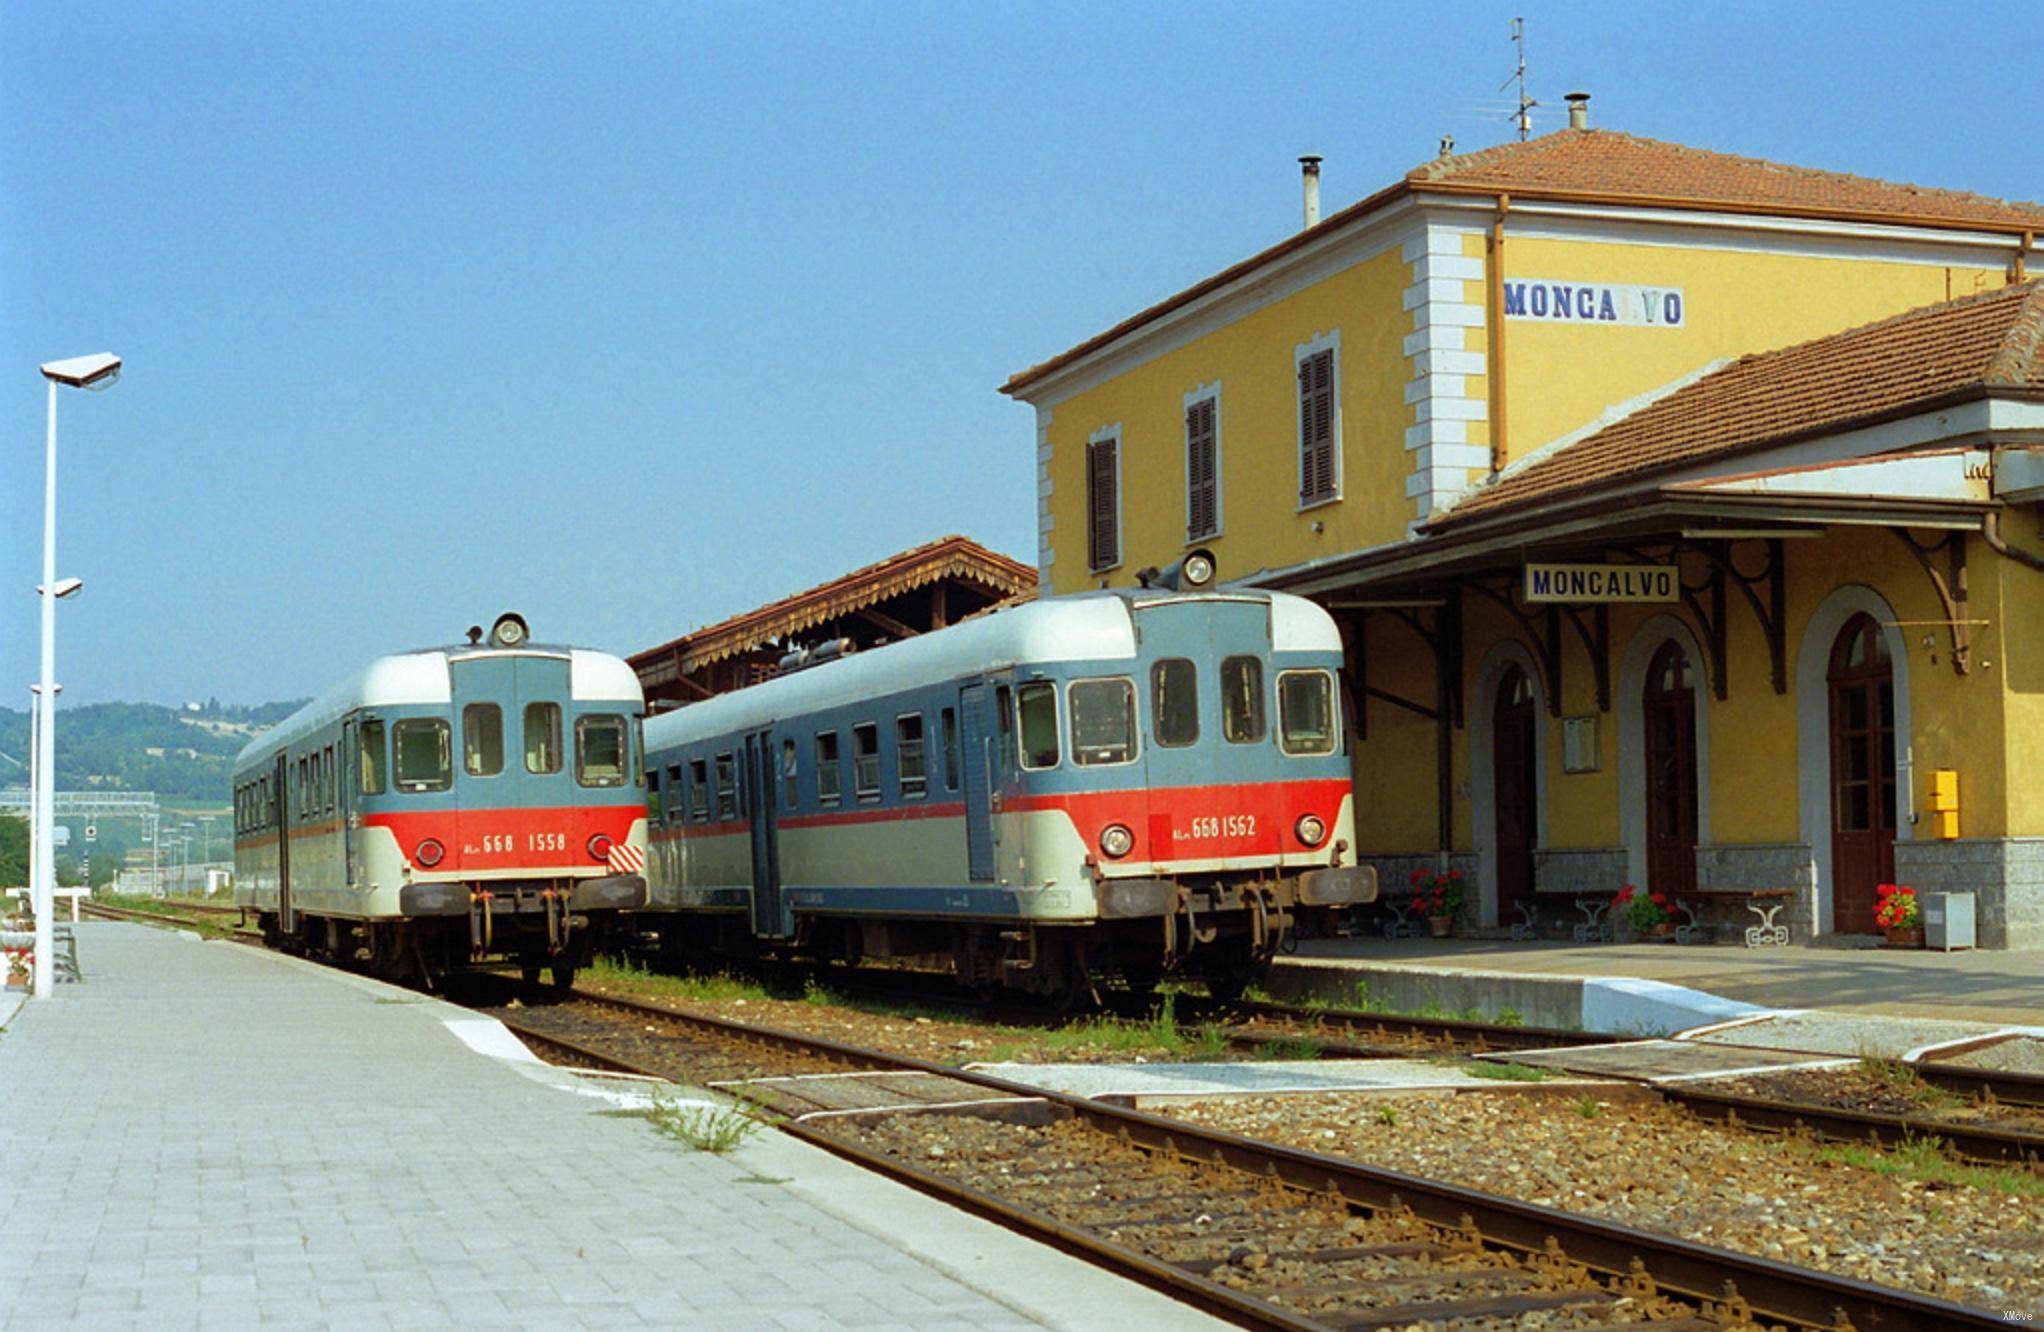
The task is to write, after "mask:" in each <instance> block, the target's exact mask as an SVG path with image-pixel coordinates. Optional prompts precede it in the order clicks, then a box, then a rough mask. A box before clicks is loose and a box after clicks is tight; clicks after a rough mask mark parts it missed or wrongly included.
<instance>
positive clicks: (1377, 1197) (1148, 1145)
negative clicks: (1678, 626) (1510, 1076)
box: [500, 991, 2001, 1332]
mask: <svg viewBox="0 0 2044 1332" xmlns="http://www.w3.org/2000/svg"><path fill="white" fill-rule="evenodd" d="M559 1008H560V1009H561V1010H564V1011H563V1012H558V1013H555V1014H554V1015H553V1016H552V1017H549V1011H550V1010H549V1009H548V1008H546V1007H532V1008H525V1009H521V1010H517V1011H515V1012H512V1013H509V1014H500V1016H503V1018H504V1020H505V1022H506V1025H507V1026H510V1027H511V1028H512V1029H513V1030H514V1031H517V1032H518V1033H519V1034H520V1035H521V1036H522V1037H524V1038H526V1039H527V1040H529V1041H530V1042H531V1043H532V1044H533V1045H535V1046H536V1047H538V1048H540V1049H541V1050H543V1051H546V1052H549V1053H551V1054H552V1055H553V1056H555V1057H558V1058H561V1059H563V1060H565V1061H566V1062H569V1063H574V1064H581V1065H585V1066H593V1067H607V1068H613V1069H617V1070H620V1071H626V1072H632V1073H639V1074H644V1075H648V1076H653V1077H664V1078H676V1077H680V1078H686V1079H688V1080H690V1081H694V1082H698V1083H701V1082H725V1083H730V1084H732V1085H731V1088H730V1089H732V1090H736V1091H740V1092H744V1093H746V1094H748V1095H753V1096H757V1097H763V1098H768V1099H769V1100H771V1099H772V1098H774V1097H775V1096H776V1095H777V1094H786V1093H788V1092H789V1091H790V1089H793V1088H805V1087H806V1088H811V1089H813V1088H816V1087H828V1088H833V1089H834V1091H833V1092H832V1094H840V1093H842V1092H843V1090H844V1089H845V1088H848V1087H849V1088H853V1089H858V1088H860V1087H861V1086H880V1085H883V1084H885V1083H887V1080H889V1079H895V1080H899V1079H904V1078H906V1079H926V1080H929V1081H928V1082H927V1083H926V1084H924V1085H925V1086H926V1087H935V1086H937V1085H938V1084H942V1086H944V1087H947V1088H963V1089H964V1093H963V1098H964V1099H971V1100H973V1101H975V1102H977V1104H975V1105H973V1106H971V1107H969V1108H959V1107H958V1105H957V1101H958V1100H959V1099H961V1095H960V1093H956V1092H954V1093H952V1098H953V1099H952V1102H951V1104H952V1106H953V1108H952V1109H951V1110H949V1111H948V1112H944V1113H937V1112H930V1113H915V1112H914V1111H915V1109H916V1106H915V1105H914V1104H909V1105H902V1104H888V1105H883V1106H874V1107H867V1108H864V1109H860V1108H857V1107H853V1108H850V1109H846V1108H836V1109H831V1110H828V1111H818V1112H811V1113H808V1114H805V1115H795V1116H792V1117H790V1118H787V1119H784V1120H782V1121H781V1123H780V1124H779V1127H780V1128H781V1129H782V1130H783V1131H784V1132H788V1133H791V1134H793V1135H794V1136H796V1137H799V1138H802V1139H803V1140H805V1141H808V1142H811V1143H814V1144H815V1145H817V1146H820V1147H822V1148H824V1149H825V1150H828V1151H831V1152H833V1153H835V1154H837V1155H839V1156H842V1157H845V1158H847V1159H849V1160H852V1161H855V1162H857V1163H859V1164H861V1165H864V1166H867V1167H869V1168H871V1169H874V1170H877V1171H879V1172H881V1173H883V1174H886V1175H889V1176H891V1177H893V1178H895V1179H898V1180H901V1181H903V1182H905V1183H908V1184H910V1185H912V1186H914V1187H916V1188H918V1189H921V1190H923V1191H925V1192H927V1193H931V1194H933V1195H936V1196H939V1197H942V1198H945V1199H947V1200H949V1201H951V1202H954V1203H956V1204H958V1205H960V1206H963V1207H965V1208H967V1209H969V1210H972V1211H975V1212H977V1213H979V1214H981V1215H985V1216H989V1217H992V1218H994V1219H996V1220H999V1221H1001V1222H1003V1223H1005V1224H1007V1225H1010V1226H1012V1227H1015V1228H1017V1229H1020V1230H1023V1231H1025V1232H1027V1233H1030V1234H1032V1235H1035V1236H1037V1237H1038V1238H1041V1239H1043V1240H1045V1241H1047V1242H1049V1243H1052V1244H1055V1245H1057V1246H1059V1247H1061V1248H1064V1249H1066V1250H1068V1251H1072V1252H1076V1253H1079V1254H1082V1255H1083V1256H1086V1257H1088V1258H1090V1259H1092V1260H1093V1261H1096V1262H1099V1263H1102V1264H1103V1265H1106V1266H1108V1267H1110V1268H1113V1269H1114V1270H1117V1271H1119V1272H1122V1273H1124V1274H1125V1275H1128V1276H1131V1277H1134V1278H1135V1279H1138V1280H1142V1281H1144V1282H1146V1283H1148V1284H1150V1285H1153V1286H1156V1287H1158V1288H1160V1289H1164V1290H1167V1291H1169V1292H1171V1293H1172V1294H1174V1295H1176V1296H1177V1297H1179V1298H1181V1299H1184V1300H1186V1301H1187V1302H1189V1303H1192V1304H1194V1305H1197V1306H1199V1307H1201V1308H1204V1309H1207V1310H1209V1311H1210V1312H1213V1313H1216V1314H1218V1315H1221V1316H1223V1317H1227V1318H1230V1319H1233V1320H1234V1321H1237V1322H1239V1323H1242V1324H1245V1325H1251V1326H1268V1327H1282V1328H1316V1329H1320V1328H1352V1329H1365V1328H1378V1327H1394V1326H1404V1325H1409V1324H1412V1323H1437V1324H1448V1325H1453V1324H1457V1323H1472V1324H1477V1325H1486V1324H1487V1325H1491V1326H1495V1325H1498V1324H1500V1323H1505V1322H1509V1321H1512V1320H1514V1319H1517V1318H1519V1317H1521V1316H1524V1315H1534V1314H1537V1315H1539V1316H1540V1317H1541V1318H1542V1320H1543V1325H1545V1326H1550V1327H1556V1328H1564V1327H1590V1326H1597V1327H1611V1326H1626V1327H1663V1328H1683V1329H1703V1328H1719V1327H1739V1326H1748V1325H1772V1324H1783V1325H1790V1326H1795V1327H1802V1328H1840V1327H1844V1326H1847V1325H1849V1326H1851V1327H1854V1328H1857V1329H1861V1330H1862V1332H1869V1330H1871V1329H1877V1328H1879V1329H1902V1328H1910V1329H1917V1328H1923V1329H1945V1328H1978V1327H1988V1326H1995V1325H2000V1322H2001V1320H2000V1319H1999V1318H1998V1317H1995V1316H1991V1315H1990V1314H1988V1313H1985V1312H1982V1311H1978V1310H1974V1309H1969V1308H1966V1307H1964V1306H1961V1305H1958V1304H1954V1303H1951V1302H1949V1301H1945V1300H1939V1299H1933V1298H1929V1297H1925V1296H1921V1295H1916V1294H1912V1293H1909V1292H1905V1291H1899V1290H1893V1289H1889V1288H1886V1287H1881V1286H1876V1285H1872V1284H1869V1283H1865V1282H1860V1281H1855V1280H1851V1279H1849V1278H1844V1277H1838V1276H1833V1275H1831V1274H1828V1273H1823V1272H1817V1271H1811V1270H1808V1269H1803V1268H1797V1267H1793V1266H1789V1265H1787V1264H1783V1263H1779V1262H1774V1261H1772V1260H1768V1259H1763V1258H1757V1257H1753V1256H1750V1255H1745V1254H1739V1253H1733V1252H1730V1251H1727V1250H1721V1249H1713V1248H1709V1247H1707V1246H1704V1245H1700V1244H1695V1243H1692V1242H1690V1241H1687V1240H1683V1239H1679V1238H1674V1237H1671V1236H1667V1235H1660V1234H1655V1233H1652V1232H1647V1231H1642V1230H1638V1229H1635V1228H1631V1227H1627V1226H1622V1225H1617V1224H1614V1223H1611V1222H1606V1221H1601V1220H1597V1219H1594V1218H1589V1217H1583V1216H1577V1215H1573V1214H1570V1213H1566V1212H1562V1211H1558V1210H1555V1209H1551V1208H1545V1207H1539V1206H1534V1205H1531V1204H1526V1203H1521V1202H1517V1201H1515V1200H1512V1199H1507V1198H1502V1197H1496V1196H1493V1195H1488V1194H1483V1193H1480V1192H1477V1191H1474V1190H1471V1189H1467V1188H1462V1187H1459V1186H1454V1185H1447V1184H1441V1183H1436V1182H1433V1181H1429V1180H1424V1179H1420V1178H1417V1177H1414V1176H1410V1175H1404V1174H1400V1173H1398V1172H1395V1171H1389V1170H1383V1169H1378V1168H1375V1167H1371V1166H1368V1165H1365V1164H1362V1163H1359V1162H1356V1161H1352V1160H1345V1159H1341V1158H1336V1157H1330V1156H1325V1155H1321V1154H1317V1153H1313V1152H1306V1151H1300V1150H1297V1149H1294V1148H1289V1147H1283V1146H1278V1145H1275V1144H1270V1143H1263V1142H1257V1141H1252V1140H1250V1139H1247V1138H1242V1137H1238V1136H1235V1135H1232V1134H1226V1133H1220V1132H1215V1131H1212V1130H1207V1129H1203V1128H1200V1127H1198V1126H1194V1125H1188V1124H1186V1123H1184V1122H1181V1121H1173V1120H1166V1119H1162V1118H1159V1117H1157V1116H1153V1115H1149V1114H1146V1113H1143V1112H1141V1111H1136V1110H1128V1109H1122V1108H1119V1107H1115V1106H1109V1105H1103V1104H1099V1103H1096V1102H1092V1101H1089V1100H1086V1099H1084V1098H1081V1097H1074V1096H1065V1095H1060V1094H1055V1093H1046V1092H1043V1091H1040V1090H1038V1089H1036V1088H1033V1087H1028V1086H1024V1085H1022V1084H1017V1083H1011V1082H1007V1081H1004V1080H1001V1079H997V1078H990V1077H986V1076H984V1075H980V1074H973V1073H965V1072H961V1071H959V1070H956V1069H952V1068H947V1067H944V1066H941V1065H936V1064H931V1063H927V1062H924V1061H921V1060H914V1059H906V1058H899V1057H896V1056H892V1055H887V1054H883V1053H881V1052H878V1051H872V1050H866V1049H861V1048H858V1047H854V1046H849V1045H843V1044H840V1043H836V1042H830V1041H824V1040H818V1039H813V1038H810V1037H806V1036H802V1035H799V1034H796V1033H793V1032H786V1031H779V1030H773V1029H768V1028H762V1027H756V1026H752V1025H749V1024H744V1023H738V1022H732V1021H728V1020H726V1019H721V1018H713V1017H708V1016H705V1015H700V1014H695V1013H688V1012H683V1011H680V1010H675V1009H670V1008H666V1007H664V1006H659V1005H652V1004H645V1003H640V1002H637V1001H633V1000H626V999H621V998H618V997H615V996H610V995H599V994H591V993H587V992H581V991H578V992H575V993H574V994H573V995H572V996H571V997H570V999H569V1001H568V1002H567V1003H565V1004H563V1005H560V1006H559ZM592 1013H599V1014H603V1015H605V1017H606V1018H607V1019H608V1021H607V1022H597V1021H593V1020H592V1018H591V1016H590V1015H591V1014H592ZM568 1014H573V1015H574V1022H575V1023H579V1027H578V1029H577V1030H576V1032H575V1034H573V1035H570V1034H568V1032H567V1031H566V1030H565V1029H564V1028H565V1027H567V1026H569V1025H571V1024H570V1023H568V1022H564V1021H563V1020H562V1019H563V1018H564V1017H566V1016H567V1015H568ZM706 1047H707V1048H708V1049H709V1050H711V1051H713V1052H719V1051H721V1052H724V1053H722V1054H713V1055H712V1057H711V1062H710V1065H709V1068H708V1072H709V1073H710V1075H711V1076H709V1077H707V1078H705V1077H702V1076H701V1075H700V1074H699V1073H697V1072H696V1067H697V1065H696V1061H697V1060H699V1059H701V1058H703V1054H702V1052H703V1051H704V1049H705V1048H706ZM734 1061H735V1063H736V1064H738V1065H742V1066H751V1067H753V1068H754V1069H755V1071H753V1072H751V1073H747V1074H745V1075H743V1076H741V1077H737V1078H732V1077H730V1076H729V1074H730V1072H731V1069H732V1064H733V1062H734ZM782 1067H786V1068H788V1069H789V1070H790V1071H789V1072H787V1073H785V1074H782V1073H777V1072H775V1070H778V1069H780V1068H782ZM832 1069H835V1070H837V1071H838V1073H839V1074H840V1078H839V1079H838V1080H837V1081H834V1082H833V1081H832V1080H831V1079H829V1078H828V1077H825V1078H817V1077H816V1075H817V1074H818V1073H820V1072H822V1073H827V1072H828V1071H829V1070H832ZM848 1074H856V1075H858V1077H863V1078H866V1079H869V1080H870V1081H868V1082H867V1083H864V1084H861V1083H860V1082H858V1081H857V1080H856V1079H855V1078H848V1077H847V1076H845V1075H848ZM900 1085H906V1084H900ZM812 1094H813V1092H812ZM937 1094H939V1095H941V1094H942V1093H937ZM1015 1121H1020V1122H1015Z"/></svg>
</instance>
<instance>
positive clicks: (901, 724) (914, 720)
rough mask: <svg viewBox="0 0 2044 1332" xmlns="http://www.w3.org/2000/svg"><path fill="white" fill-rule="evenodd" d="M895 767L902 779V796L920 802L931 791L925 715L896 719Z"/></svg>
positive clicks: (911, 714) (908, 715)
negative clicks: (925, 746) (924, 731)
mask: <svg viewBox="0 0 2044 1332" xmlns="http://www.w3.org/2000/svg"><path fill="white" fill-rule="evenodd" d="M894 766H895V772H896V775H897V776H899V777H900V779H901V794H902V795H903V796H904V797H905V798H907V799H909V800H920V799H922V797H923V795H924V794H925V793H926V792H927V791H928V790H929V786H930V777H929V763H928V759H927V757H926V756H925V754H924V750H923V714H922V713H920V712H911V713H908V714H907V715H906V716H901V717H896V718H895V719H894Z"/></svg>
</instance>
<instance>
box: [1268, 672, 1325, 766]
mask: <svg viewBox="0 0 2044 1332" xmlns="http://www.w3.org/2000/svg"><path fill="white" fill-rule="evenodd" d="M1278 745H1279V746H1280V747H1281V748H1282V749H1283V750H1284V751H1285V753H1287V754H1332V753H1333V752H1334V745H1335V719H1334V681H1333V680H1332V679H1330V678H1329V676H1328V674H1327V672H1326V671H1279V672H1278Z"/></svg>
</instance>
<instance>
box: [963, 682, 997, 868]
mask: <svg viewBox="0 0 2044 1332" xmlns="http://www.w3.org/2000/svg"><path fill="white" fill-rule="evenodd" d="M958 739H959V750H960V753H959V766H960V768H961V770H962V771H963V774H964V788H965V860H966V873H967V874H968V875H970V876H971V879H972V881H973V882H974V883H992V882H993V881H994V814H993V794H994V736H993V727H991V726H990V725H988V722H987V689H986V686H985V685H983V684H969V685H965V686H963V687H962V688H960V689H959V691H958Z"/></svg>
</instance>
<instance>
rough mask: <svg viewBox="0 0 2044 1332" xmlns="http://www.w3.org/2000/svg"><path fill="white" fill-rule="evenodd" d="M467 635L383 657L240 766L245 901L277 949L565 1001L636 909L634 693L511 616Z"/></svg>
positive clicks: (623, 678) (616, 668) (623, 680)
mask: <svg viewBox="0 0 2044 1332" xmlns="http://www.w3.org/2000/svg"><path fill="white" fill-rule="evenodd" d="M469 637H470V642H469V644H468V645H467V646H463V647H449V648H431V649H427V650H424V651H419V652H407V653H402V654H398V655H395V656H386V657H381V658H378V659H377V660H375V661H373V662H371V663H370V664H369V666H368V667H367V668H366V669H364V670H363V671H361V672H359V673H358V674H356V675H354V676H351V677H350V678H348V679H347V680H345V681H343V682H342V683H341V684H340V685H339V686H337V687H336V688H335V689H334V690H333V691H332V692H330V693H328V694H327V695H326V696H325V697H323V698H320V699H318V700H316V701H314V702H312V703H310V704H308V705H306V706H305V707H303V708H301V709H299V710H298V711H297V712H295V713H293V714H292V715H291V716H290V717H288V718H286V719H285V720H284V721H283V722H282V723H280V724H279V725H278V726H277V727H276V728H275V729H273V730H271V731H267V732H265V733H264V734H262V735H260V736H258V737H257V738H256V739H255V740H254V741H252V742H251V743H250V744H249V745H248V746H247V747H246V748H245V749H243V750H242V752H241V756H240V757H239V758H238V759H237V760H236V763H235V769H234V823H235V843H234V861H235V866H234V868H235V874H234V883H235V889H234V896H235V901H236V903H237V904H239V905H241V906H244V907H248V908H251V909H252V910H254V911H255V912H256V914H257V917H258V919H259V921H260V922H261V924H262V928H263V933H264V936H265V937H266V938H267V939H268V940H269V941H270V942H271V943H272V944H273V945H277V946H282V947H285V948H289V949H292V950H294V951H304V952H311V953H319V954H325V955H328V956H332V957H335V958H337V959H340V960H343V961H355V962H363V963H368V964H369V965H370V966H371V967H372V968H373V969H375V970H378V971H381V972H384V973H387V974H393V975H410V976H423V977H424V978H426V979H428V980H430V979H431V978H432V977H433V976H435V975H438V974H440V973H443V972H446V971H451V970H455V969H458V968H460V967H462V966H465V965H467V964H469V963H472V962H478V961H483V960H485V959H488V958H494V957H505V958H510V959H512V960H515V961H516V962H518V963H519V964H520V965H521V967H522V969H523V970H524V973H525V975H526V978H527V979H528V980H537V979H538V978H539V976H540V973H541V970H542V969H543V968H546V969H550V970H551V972H552V977H553V980H554V983H555V984H556V985H559V986H563V987H565V986H567V985H570V984H572V983H573V980H574V975H575V972H576V970H577V969H578V968H579V967H581V966H582V965H584V964H585V963H586V962H587V961H588V960H589V959H590V957H591V956H593V954H594V950H595V949H596V948H597V946H598V945H599V944H601V942H602V941H603V939H604V937H605V936H606V935H607V934H608V933H609V931H610V929H611V927H612V925H613V924H614V923H615V921H616V919H617V917H618V913H620V912H622V911H628V910H631V909H634V908H638V907H642V906H644V905H645V903H646V898H647V894H646V879H645V873H644V871H645V862H646V847H647V841H646V834H647V824H646V793H645V788H644V784H643V783H644V778H643V775H642V771H643V770H642V767H641V765H640V761H639V755H640V744H641V742H640V740H639V738H638V735H639V726H640V722H641V717H642V714H643V712H644V710H645V709H644V696H643V694H642V693H641V691H640V688H639V681H638V677H637V676H635V675H634V674H633V673H632V670H631V668H630V667H629V666H627V665H626V664H625V663H624V662H623V661H621V660H619V659H618V658H616V657H613V656H608V655H606V654H604V653H600V652H590V651H587V650H584V649H581V648H571V647H551V646H540V645H534V644H531V643H529V642H528V641H527V631H526V628H525V622H524V621H523V620H522V619H520V618H519V617H517V616H515V615H507V616H504V617H502V618H501V619H499V620H498V621H497V624H496V626H495V628H494V629H493V630H492V632H491V634H490V636H489V638H488V640H487V641H482V639H481V631H480V630H471V631H470V635H469Z"/></svg>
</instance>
